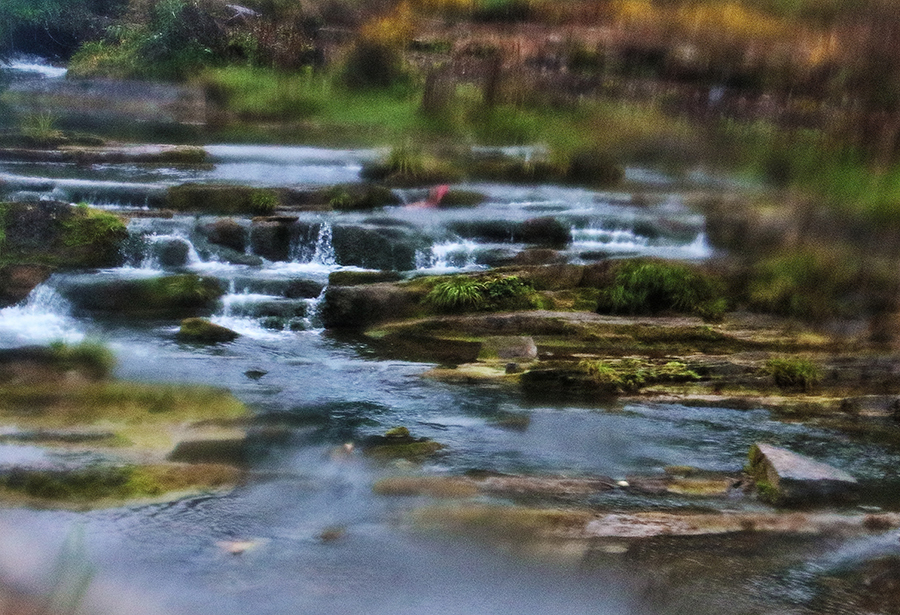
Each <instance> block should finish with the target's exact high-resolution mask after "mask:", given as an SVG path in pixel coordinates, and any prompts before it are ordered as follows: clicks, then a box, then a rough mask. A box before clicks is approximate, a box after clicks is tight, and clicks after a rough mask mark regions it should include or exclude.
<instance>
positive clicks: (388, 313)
mask: <svg viewBox="0 0 900 615" xmlns="http://www.w3.org/2000/svg"><path fill="white" fill-rule="evenodd" d="M424 295H425V291H423V290H421V289H412V288H408V287H405V286H399V285H396V284H389V283H379V284H366V285H364V286H329V287H328V288H327V289H326V290H325V298H324V300H323V302H322V304H321V307H320V310H319V314H320V316H321V318H322V324H323V325H324V326H325V327H326V328H329V329H340V328H344V329H364V328H366V327H369V326H371V325H374V324H377V323H379V322H385V321H388V320H394V319H400V318H408V317H410V316H413V315H414V314H415V313H416V311H417V310H418V309H419V304H420V302H421V300H422V298H423V297H424Z"/></svg>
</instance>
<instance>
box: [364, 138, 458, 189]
mask: <svg viewBox="0 0 900 615" xmlns="http://www.w3.org/2000/svg"><path fill="white" fill-rule="evenodd" d="M362 176H363V178H365V179H369V180H373V181H380V182H385V183H386V184H388V185H392V186H426V185H431V184H446V183H452V182H454V181H458V180H459V179H460V178H461V177H462V175H461V173H460V172H459V171H458V170H457V169H455V168H454V167H453V166H452V165H451V164H450V163H449V162H447V161H445V160H439V159H437V158H435V157H433V156H429V155H428V154H425V153H424V152H423V151H422V150H421V149H419V148H417V147H414V146H413V145H411V144H409V143H405V144H403V145H399V146H396V147H394V148H393V149H391V151H390V153H389V154H388V156H387V157H386V158H385V159H384V160H381V161H380V162H376V163H371V164H368V165H366V166H364V167H363V170H362Z"/></svg>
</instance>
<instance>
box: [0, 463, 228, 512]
mask: <svg viewBox="0 0 900 615" xmlns="http://www.w3.org/2000/svg"><path fill="white" fill-rule="evenodd" d="M242 478H243V473H242V471H241V470H239V469H237V468H234V467H231V466H227V465H223V464H196V465H193V464H174V463H157V464H148V465H140V466H136V465H131V464H120V465H115V464H94V465H89V466H85V467H80V468H51V469H44V468H27V467H14V468H10V469H8V470H6V471H4V472H3V473H2V474H0V495H4V496H6V497H8V498H11V499H14V500H20V499H24V500H25V502H27V503H35V504H38V505H41V506H46V505H47V504H50V505H54V506H62V507H74V508H79V509H83V508H94V507H97V506H104V505H115V504H118V503H120V502H123V501H127V500H133V499H148V498H149V499H159V498H160V497H161V496H163V497H164V496H165V494H167V493H179V494H181V493H185V492H198V491H209V490H214V489H221V488H225V487H233V486H234V485H236V484H237V483H238V482H240V481H241V479H242Z"/></svg>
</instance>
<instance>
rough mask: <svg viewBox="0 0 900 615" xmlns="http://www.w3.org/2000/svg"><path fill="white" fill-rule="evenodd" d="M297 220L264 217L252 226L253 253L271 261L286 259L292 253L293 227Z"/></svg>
mask: <svg viewBox="0 0 900 615" xmlns="http://www.w3.org/2000/svg"><path fill="white" fill-rule="evenodd" d="M294 222H295V220H283V219H277V218H274V219H272V218H263V219H260V220H254V221H253V225H252V226H251V227H250V247H251V249H252V250H253V253H254V254H256V255H257V256H261V257H263V258H265V259H268V260H270V261H286V260H288V259H289V258H290V255H291V238H292V236H293V232H292V229H291V226H292V224H293V223H294Z"/></svg>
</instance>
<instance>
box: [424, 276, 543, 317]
mask: <svg viewBox="0 0 900 615" xmlns="http://www.w3.org/2000/svg"><path fill="white" fill-rule="evenodd" d="M534 294H535V290H534V286H532V284H531V282H528V281H526V280H523V279H522V278H520V277H519V276H490V277H481V278H471V277H467V276H455V277H452V278H450V279H449V280H446V281H444V282H440V283H438V284H437V285H435V286H434V288H432V289H431V291H430V292H429V293H428V294H427V295H426V296H425V299H424V303H425V304H426V305H428V306H430V307H432V308H435V309H437V310H439V311H443V312H467V311H477V310H484V311H491V310H501V309H516V308H519V309H528V308H531V307H534V305H535V297H534Z"/></svg>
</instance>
